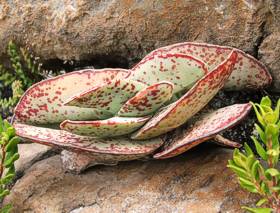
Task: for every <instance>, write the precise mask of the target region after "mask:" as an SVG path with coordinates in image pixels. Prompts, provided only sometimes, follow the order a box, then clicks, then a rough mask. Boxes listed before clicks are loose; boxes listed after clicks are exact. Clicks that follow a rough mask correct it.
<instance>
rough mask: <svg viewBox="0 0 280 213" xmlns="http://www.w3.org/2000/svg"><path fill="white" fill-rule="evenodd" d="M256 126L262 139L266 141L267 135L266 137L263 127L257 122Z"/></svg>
mask: <svg viewBox="0 0 280 213" xmlns="http://www.w3.org/2000/svg"><path fill="white" fill-rule="evenodd" d="M255 128H256V130H257V132H258V134H259V136H260V138H261V140H262V141H263V142H264V143H266V137H265V133H264V131H263V130H262V128H261V127H260V126H259V125H258V124H255Z"/></svg>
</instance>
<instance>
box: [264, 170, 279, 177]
mask: <svg viewBox="0 0 280 213" xmlns="http://www.w3.org/2000/svg"><path fill="white" fill-rule="evenodd" d="M267 174H269V175H270V176H272V177H275V176H278V175H280V173H279V171H278V170H277V169H275V168H269V169H267V170H266V171H265V175H267Z"/></svg>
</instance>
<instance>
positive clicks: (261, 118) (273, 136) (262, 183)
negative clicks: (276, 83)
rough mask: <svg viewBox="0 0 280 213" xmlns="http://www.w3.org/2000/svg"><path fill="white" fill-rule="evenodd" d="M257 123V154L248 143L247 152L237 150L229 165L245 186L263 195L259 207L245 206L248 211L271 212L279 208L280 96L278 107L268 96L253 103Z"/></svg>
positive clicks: (255, 139)
mask: <svg viewBox="0 0 280 213" xmlns="http://www.w3.org/2000/svg"><path fill="white" fill-rule="evenodd" d="M252 105H253V108H254V111H255V114H256V116H257V120H258V123H256V124H255V129H256V132H257V135H256V136H252V137H251V138H252V140H253V142H254V145H255V148H256V152H257V153H258V155H259V156H256V155H255V154H254V152H253V151H252V149H251V148H250V147H249V146H248V145H247V144H246V143H245V146H244V148H245V151H244V152H242V151H240V150H238V149H235V150H234V153H233V159H232V160H229V162H228V167H229V168H230V169H231V170H233V171H234V173H235V174H236V175H237V177H238V180H239V183H240V185H241V187H242V188H244V189H246V190H248V191H249V192H252V193H257V194H259V195H260V196H261V197H262V198H261V199H260V200H259V201H258V202H257V204H256V208H249V207H243V208H244V209H246V210H247V211H249V212H255V213H268V212H274V211H275V212H279V211H280V172H279V170H278V168H277V166H279V163H278V162H279V129H280V120H279V111H280V99H279V100H278V102H277V105H276V107H275V109H272V107H271V106H272V103H271V100H270V98H269V97H264V98H262V100H261V103H260V104H254V103H252Z"/></svg>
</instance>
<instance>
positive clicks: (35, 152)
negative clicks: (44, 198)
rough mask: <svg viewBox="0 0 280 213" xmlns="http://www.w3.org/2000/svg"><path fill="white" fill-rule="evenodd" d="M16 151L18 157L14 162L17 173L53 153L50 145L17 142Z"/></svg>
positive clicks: (22, 171)
mask: <svg viewBox="0 0 280 213" xmlns="http://www.w3.org/2000/svg"><path fill="white" fill-rule="evenodd" d="M18 152H19V154H20V158H19V160H17V161H16V162H15V167H16V172H17V174H18V175H21V174H22V173H24V171H25V170H27V169H28V168H29V167H31V166H32V165H33V164H34V163H36V162H37V161H40V160H42V159H44V158H47V157H49V156H50V155H53V154H54V152H53V149H52V148H51V147H49V146H44V145H41V144H36V143H29V144H28V143H24V144H19V145H18Z"/></svg>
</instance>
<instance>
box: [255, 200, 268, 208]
mask: <svg viewBox="0 0 280 213" xmlns="http://www.w3.org/2000/svg"><path fill="white" fill-rule="evenodd" d="M266 202H267V199H266V198H262V199H260V200H259V201H258V202H257V203H256V206H258V207H259V206H261V205H263V204H265V203H266Z"/></svg>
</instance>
